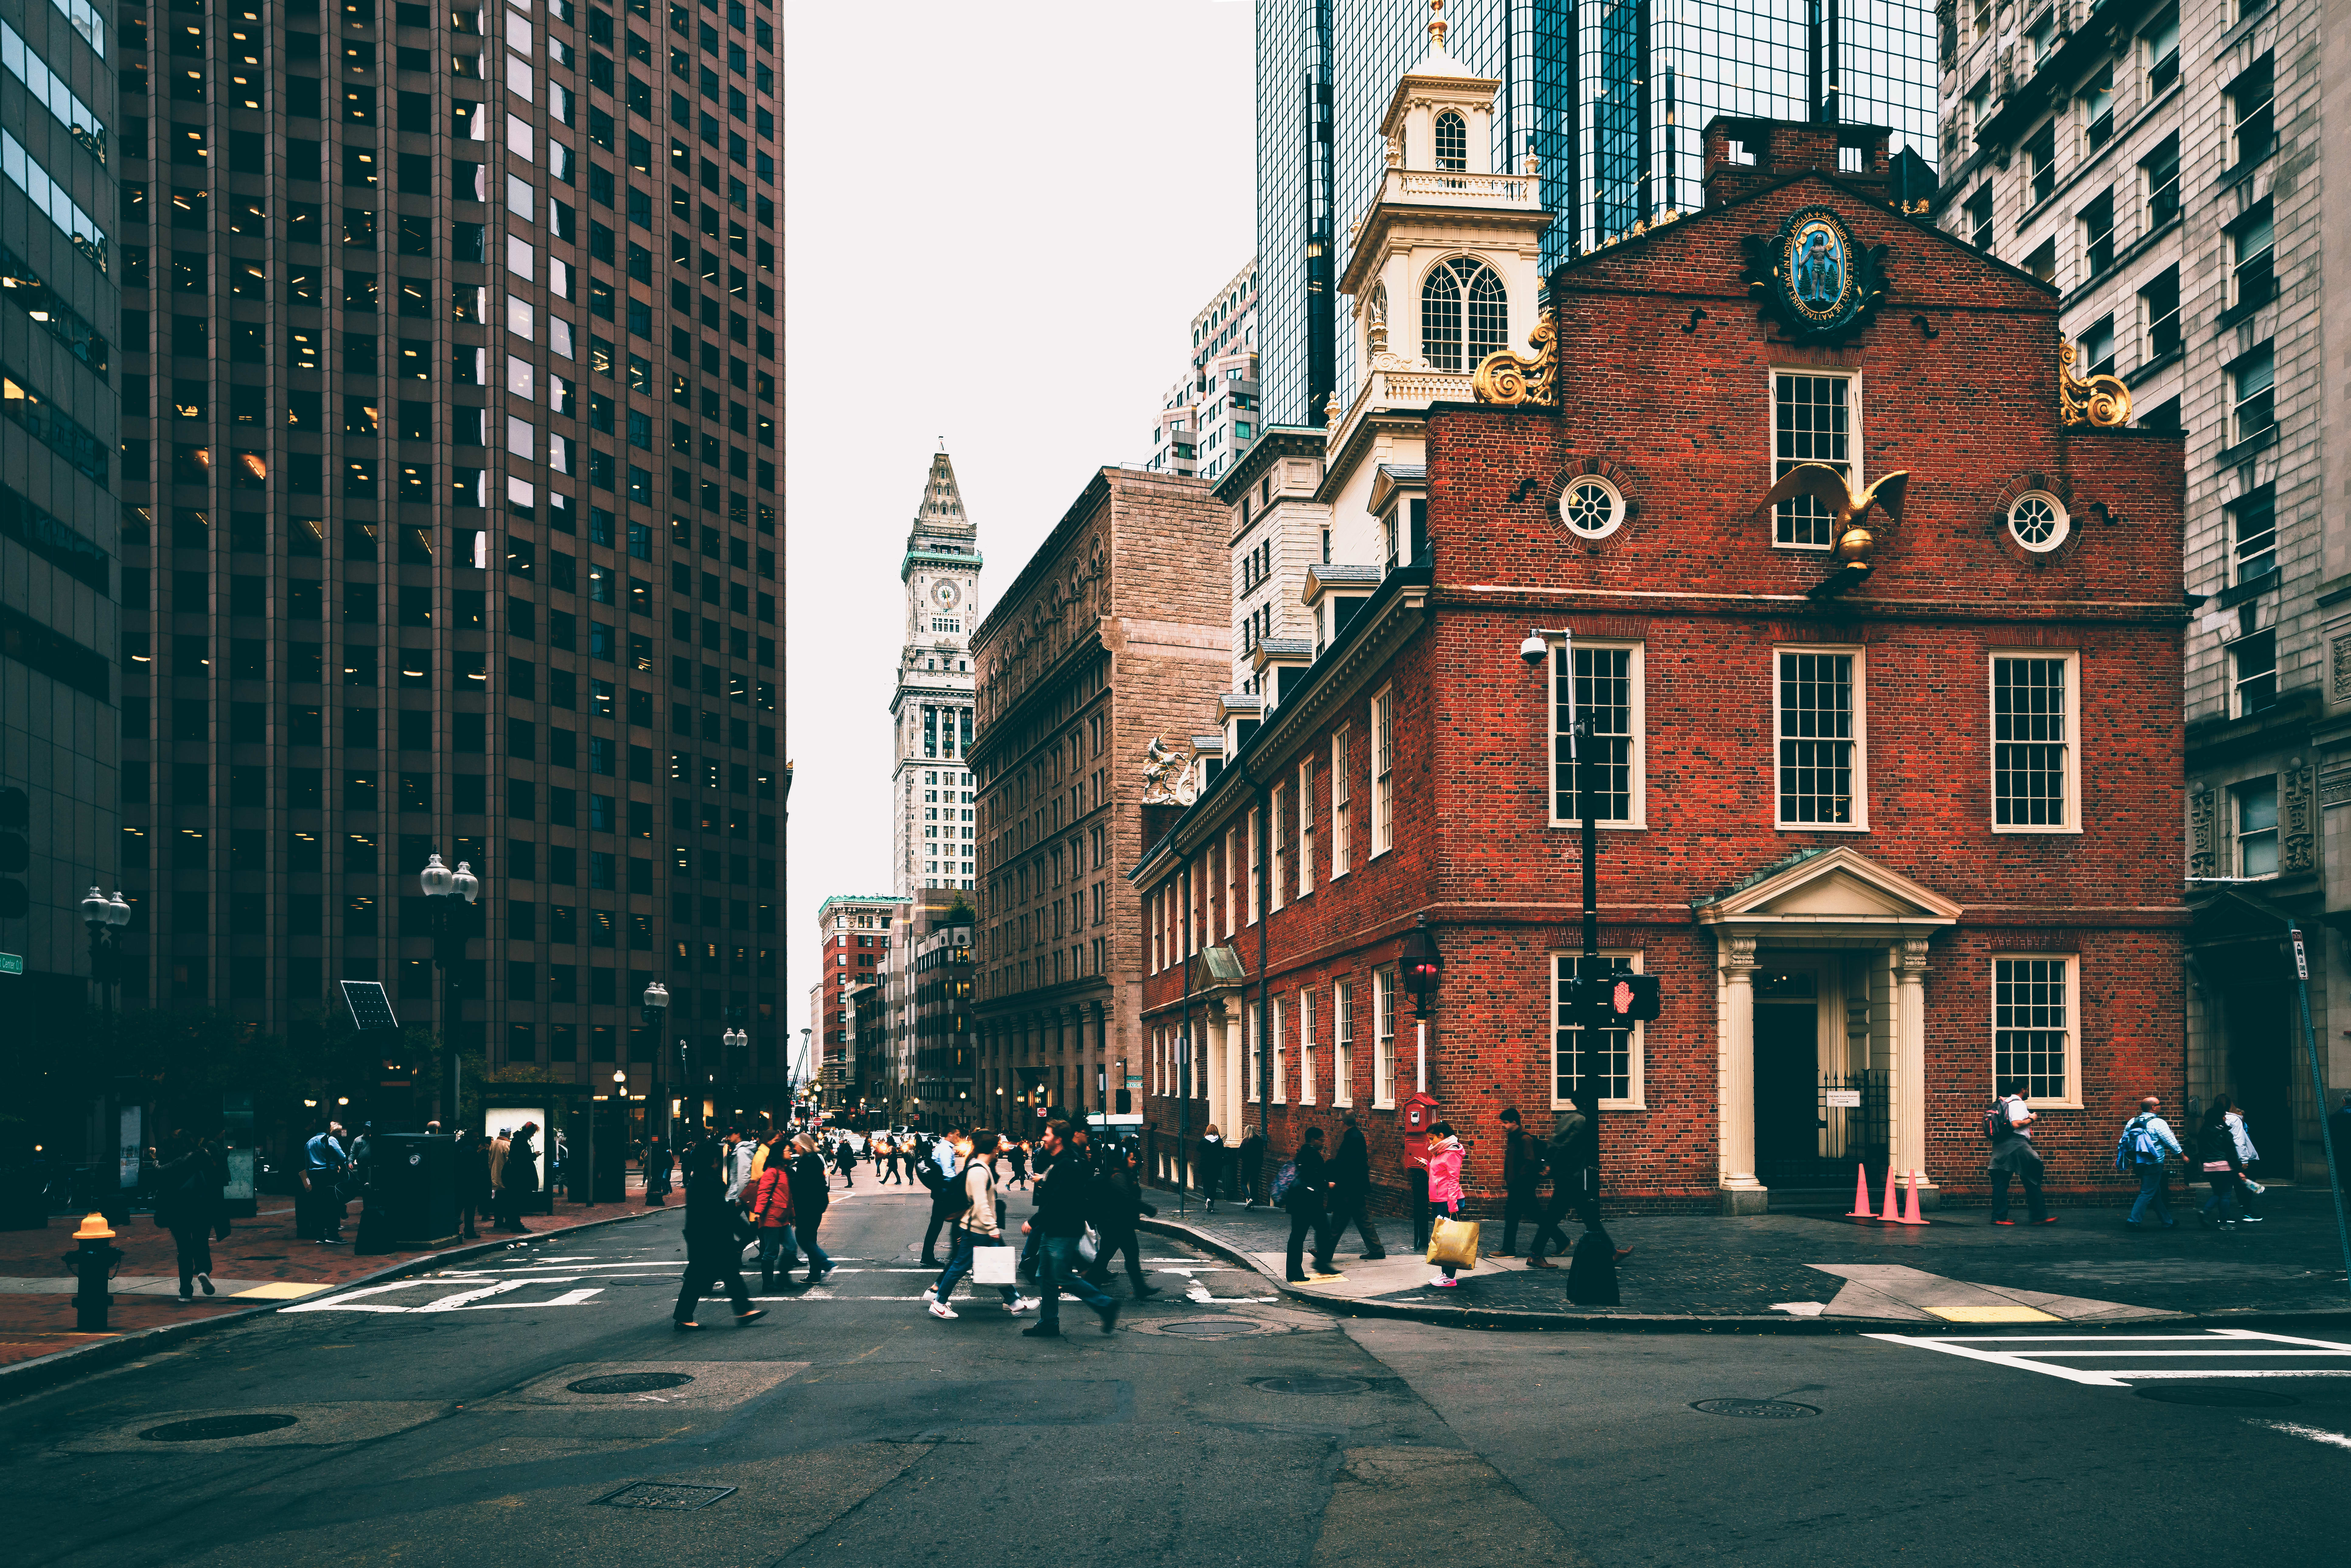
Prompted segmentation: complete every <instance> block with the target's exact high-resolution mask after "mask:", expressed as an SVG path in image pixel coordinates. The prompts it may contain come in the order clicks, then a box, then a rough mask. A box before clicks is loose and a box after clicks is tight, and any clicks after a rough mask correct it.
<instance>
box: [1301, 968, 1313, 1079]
mask: <svg viewBox="0 0 2351 1568" xmlns="http://www.w3.org/2000/svg"><path fill="white" fill-rule="evenodd" d="M1298 1103H1300V1104H1301V1105H1311V1104H1313V1103H1314V993H1313V992H1312V991H1301V992H1299V993H1298Z"/></svg>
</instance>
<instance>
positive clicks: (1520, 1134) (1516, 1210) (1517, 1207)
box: [1494, 1105, 1543, 1258]
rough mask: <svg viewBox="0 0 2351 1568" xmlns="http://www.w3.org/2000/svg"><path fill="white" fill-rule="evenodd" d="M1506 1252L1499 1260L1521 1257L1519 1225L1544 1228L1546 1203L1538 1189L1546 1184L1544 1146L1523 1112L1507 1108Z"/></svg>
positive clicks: (1504, 1157)
mask: <svg viewBox="0 0 2351 1568" xmlns="http://www.w3.org/2000/svg"><path fill="white" fill-rule="evenodd" d="M1502 1131H1503V1140H1504V1141H1503V1144H1502V1249H1501V1250H1500V1251H1499V1252H1497V1253H1495V1254H1494V1256H1495V1257H1497V1258H1515V1257H1517V1256H1518V1255H1519V1221H1520V1220H1521V1219H1525V1220H1528V1221H1531V1223H1532V1224H1533V1225H1534V1226H1535V1228H1537V1229H1538V1230H1540V1229H1541V1228H1542V1203H1541V1198H1540V1197H1538V1196H1537V1195H1536V1188H1537V1187H1538V1186H1541V1183H1542V1174H1543V1159H1542V1145H1541V1144H1538V1143H1536V1142H1535V1141H1534V1139H1533V1138H1532V1137H1531V1136H1530V1135H1529V1134H1528V1133H1527V1130H1526V1127H1525V1126H1524V1124H1521V1123H1520V1120H1519V1108H1518V1107H1517V1106H1515V1105H1511V1106H1508V1107H1505V1108H1504V1110H1503V1112H1502Z"/></svg>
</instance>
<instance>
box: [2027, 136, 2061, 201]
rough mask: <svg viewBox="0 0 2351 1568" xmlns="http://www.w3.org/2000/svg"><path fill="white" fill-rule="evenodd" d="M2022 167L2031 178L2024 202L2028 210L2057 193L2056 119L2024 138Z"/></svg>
mask: <svg viewBox="0 0 2351 1568" xmlns="http://www.w3.org/2000/svg"><path fill="white" fill-rule="evenodd" d="M2024 167H2025V168H2026V170H2027V171H2028V172H2029V173H2030V176H2031V180H2032V198H2031V200H2029V201H2028V202H2027V203H2026V204H2025V205H2026V208H2027V209H2028V210H2030V209H2031V208H2033V207H2037V206H2039V205H2040V204H2042V203H2043V202H2045V201H2047V200H2048V199H2049V198H2050V197H2051V196H2053V195H2055V194H2056V193H2057V121H2056V120H2054V119H2051V120H2045V121H2043V124H2042V127H2041V129H2040V130H2038V131H2034V132H2033V133H2032V135H2031V136H2028V137H2026V138H2025V141H2024Z"/></svg>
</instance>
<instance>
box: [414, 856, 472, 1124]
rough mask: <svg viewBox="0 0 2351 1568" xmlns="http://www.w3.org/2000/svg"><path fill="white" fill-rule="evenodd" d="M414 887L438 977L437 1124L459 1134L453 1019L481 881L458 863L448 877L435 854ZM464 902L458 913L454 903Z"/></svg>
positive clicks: (427, 860) (468, 864)
mask: <svg viewBox="0 0 2351 1568" xmlns="http://www.w3.org/2000/svg"><path fill="white" fill-rule="evenodd" d="M417 881H418V882H419V883H421V884H422V885H423V889H424V896H425V899H426V904H425V907H426V909H428V910H429V911H430V912H431V914H432V917H433V965H434V967H435V968H437V969H439V970H440V971H441V992H442V998H443V1000H442V1010H441V1124H442V1125H443V1126H444V1127H445V1128H447V1129H448V1130H449V1131H451V1132H453V1133H454V1132H455V1131H456V1130H457V1087H458V1066H457V1015H458V1012H459V1009H460V1006H461V1002H460V997H461V990H460V983H459V979H458V971H459V970H460V969H461V968H462V967H463V966H464V960H465V938H466V937H467V936H469V935H471V926H472V925H473V921H472V918H471V912H472V909H473V907H474V904H475V900H477V899H479V898H480V897H481V895H482V883H481V879H480V878H479V877H477V876H475V874H474V872H473V863H472V862H469V861H459V862H457V869H456V870H455V871H454V872H453V871H451V870H450V869H449V868H448V867H447V866H445V865H443V864H442V863H441V857H440V856H439V855H437V854H434V855H428V856H427V857H426V858H425V862H424V870H423V873H422V874H421V875H419V876H418V878H417ZM460 899H463V900H464V901H465V903H464V905H463V907H460V905H459V904H458V900H460Z"/></svg>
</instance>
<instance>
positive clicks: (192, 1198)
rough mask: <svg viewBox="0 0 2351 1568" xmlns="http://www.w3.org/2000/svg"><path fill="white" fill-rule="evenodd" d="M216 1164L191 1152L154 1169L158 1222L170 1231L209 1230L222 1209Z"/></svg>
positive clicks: (199, 1152) (198, 1151) (203, 1154)
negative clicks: (215, 1177) (214, 1217)
mask: <svg viewBox="0 0 2351 1568" xmlns="http://www.w3.org/2000/svg"><path fill="white" fill-rule="evenodd" d="M214 1175H215V1173H214V1166H213V1162H212V1159H211V1158H210V1156H208V1155H206V1154H205V1153H204V1150H202V1149H191V1150H189V1151H188V1152H187V1153H186V1154H184V1155H181V1156H180V1157H179V1158H178V1159H176V1160H172V1161H171V1162H170V1163H169V1164H167V1165H162V1166H157V1167H156V1170H155V1223H156V1224H158V1225H160V1226H162V1227H163V1228H165V1229H167V1230H209V1229H211V1228H212V1224H213V1215H214V1211H216V1210H217V1209H218V1208H219V1207H220V1184H219V1182H218V1181H216V1180H215V1179H214Z"/></svg>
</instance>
